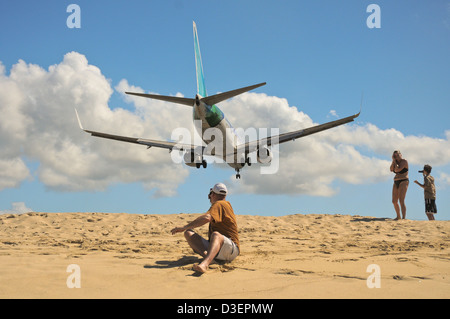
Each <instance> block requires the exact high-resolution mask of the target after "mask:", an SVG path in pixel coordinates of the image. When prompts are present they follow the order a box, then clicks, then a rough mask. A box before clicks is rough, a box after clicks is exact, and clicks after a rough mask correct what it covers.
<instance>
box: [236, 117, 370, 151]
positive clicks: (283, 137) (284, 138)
mask: <svg viewBox="0 0 450 319" xmlns="http://www.w3.org/2000/svg"><path fill="white" fill-rule="evenodd" d="M360 113H361V112H359V113H358V114H355V115H351V116H348V117H346V118H343V119H339V120H336V121H332V122H328V123H324V124H320V125H316V126H312V127H308V128H305V129H301V130H297V131H292V132H288V133H283V134H280V135H276V136H270V137H266V138H262V139H259V140H256V141H252V142H247V143H244V144H240V145H238V146H237V148H236V153H237V154H243V153H244V152H245V153H252V152H255V151H257V150H258V148H259V147H260V146H264V145H267V146H271V145H275V144H281V143H285V142H289V141H295V140H296V139H297V138H301V137H305V136H308V135H311V134H315V133H318V132H321V131H325V130H328V129H330V128H333V127H336V126H339V125H343V124H346V123H349V122H353V121H354V119H355V118H357V117H358V116H359V114H360Z"/></svg>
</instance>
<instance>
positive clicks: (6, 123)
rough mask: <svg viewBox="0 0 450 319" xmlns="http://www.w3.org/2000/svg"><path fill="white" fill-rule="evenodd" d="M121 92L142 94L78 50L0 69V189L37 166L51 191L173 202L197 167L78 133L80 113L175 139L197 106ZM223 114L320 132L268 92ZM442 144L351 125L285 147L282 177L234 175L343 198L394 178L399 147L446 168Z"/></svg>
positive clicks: (286, 190) (127, 131) (100, 126)
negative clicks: (132, 188)
mask: <svg viewBox="0 0 450 319" xmlns="http://www.w3.org/2000/svg"><path fill="white" fill-rule="evenodd" d="M114 89H115V90H116V91H117V92H119V93H121V94H122V96H123V98H124V100H125V101H126V102H128V103H132V104H133V105H134V106H135V110H133V111H128V110H126V109H123V108H114V109H111V108H110V107H109V106H108V101H109V99H110V97H111V95H112V93H113V92H114ZM124 91H134V92H144V90H143V89H142V88H139V87H136V86H132V85H130V84H129V83H128V81H127V80H126V79H123V80H121V81H120V82H119V83H118V84H117V85H116V86H115V88H112V87H111V83H110V81H109V80H108V79H106V78H105V76H104V75H103V74H102V73H101V70H100V69H99V68H98V67H96V66H93V65H90V64H89V63H88V61H87V59H86V57H85V56H84V55H82V54H79V53H76V52H70V53H67V54H66V55H65V56H64V59H63V61H62V62H61V63H59V64H56V65H53V66H50V67H49V68H48V70H45V69H43V68H41V67H40V66H38V65H33V64H27V63H25V62H24V61H22V60H20V61H19V62H18V63H17V64H15V65H14V66H13V67H12V69H11V72H10V74H9V75H6V74H5V70H4V67H3V65H1V64H0V114H2V116H1V117H0V143H1V148H0V190H2V189H5V188H10V187H17V186H19V185H20V182H22V181H23V180H25V179H27V178H31V173H30V171H29V168H28V167H27V166H26V164H25V162H24V159H29V160H31V161H33V162H35V161H36V162H38V163H39V167H38V169H37V171H36V172H33V175H36V176H37V177H38V178H39V180H40V181H41V182H42V183H44V184H45V185H46V187H48V188H50V189H53V190H59V191H90V190H104V189H106V188H107V187H108V186H109V185H112V184H115V183H141V184H142V185H143V186H144V187H145V188H146V189H148V190H153V191H155V192H154V194H155V196H172V195H174V194H176V190H177V187H178V186H179V185H180V184H182V183H183V182H184V181H185V180H186V178H187V176H188V174H189V172H190V171H192V170H195V169H192V168H188V167H187V166H185V165H180V164H175V163H172V161H171V157H170V155H169V154H168V153H167V151H165V150H161V149H155V148H152V149H150V150H147V149H146V148H145V147H143V146H142V147H141V146H138V145H133V144H128V143H122V142H117V141H109V140H105V139H100V138H94V137H91V136H89V135H88V134H86V133H84V132H82V131H81V130H80V129H79V128H78V123H77V120H76V117H75V113H74V108H77V110H78V113H79V115H80V117H81V119H82V121H83V125H84V127H85V128H87V129H91V130H97V131H102V132H109V133H111V134H118V135H126V136H136V137H146V138H151V139H161V140H168V139H170V137H171V133H172V130H173V129H175V128H178V127H187V128H189V129H191V131H192V126H193V124H192V109H191V108H190V107H185V106H182V105H176V104H172V103H167V102H163V101H157V100H152V99H145V98H141V97H136V96H129V95H124V94H123V92H124ZM177 96H182V95H181V94H180V93H178V94H177ZM220 107H221V108H222V110H223V111H225V113H226V114H227V117H228V118H229V120H230V122H231V123H233V125H234V126H235V127H236V128H239V127H241V128H244V129H247V128H250V127H254V128H279V129H280V133H284V132H288V131H292V130H298V129H300V128H305V127H309V126H312V125H314V124H315V123H314V122H313V120H312V119H311V118H310V117H309V116H308V115H307V114H305V113H303V112H301V111H299V110H298V109H297V108H296V107H294V106H291V105H289V103H288V101H287V100H286V99H283V98H278V97H274V96H267V95H266V94H262V93H246V94H242V95H239V96H238V97H236V98H234V99H232V100H228V101H224V102H222V103H221V104H220ZM335 115H337V114H336V112H333V111H331V112H330V116H335ZM445 136H446V137H445V139H437V138H432V137H427V136H412V135H410V136H405V135H404V134H402V133H401V132H400V131H398V130H396V129H387V130H382V129H380V128H378V127H376V126H375V125H373V124H370V123H369V124H365V125H357V124H354V123H353V124H348V125H345V126H341V127H338V128H334V129H332V130H329V131H326V132H322V133H319V134H316V135H311V136H308V137H305V138H302V139H298V140H297V141H295V142H288V143H285V144H283V145H281V146H280V149H279V156H280V161H279V163H280V166H279V171H278V173H277V174H275V175H260V170H259V169H258V168H256V169H255V167H254V166H257V165H254V166H252V167H251V168H247V167H246V168H245V169H244V170H243V172H242V176H243V178H242V179H241V180H239V181H235V179H234V172H233V171H232V169H231V168H229V167H228V169H229V170H230V175H231V176H230V179H232V180H233V181H234V182H233V185H234V186H233V188H234V190H235V191H240V192H245V193H262V194H281V193H282V194H308V195H316V196H331V195H334V194H336V193H337V192H338V189H337V188H336V183H335V182H336V181H343V182H345V183H351V184H367V183H374V182H379V181H386V180H387V179H388V178H390V177H392V174H391V173H390V172H389V164H390V158H391V154H392V151H393V150H394V149H400V150H401V151H402V153H403V155H404V157H405V158H406V159H408V160H409V162H410V164H417V165H423V164H424V163H430V164H431V165H432V166H433V167H434V166H439V165H448V164H449V163H450V142H449V140H450V131H447V132H446V135H445Z"/></svg>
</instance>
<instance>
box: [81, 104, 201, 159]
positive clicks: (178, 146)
mask: <svg viewBox="0 0 450 319" xmlns="http://www.w3.org/2000/svg"><path fill="white" fill-rule="evenodd" d="M75 113H76V115H77V119H78V125H79V126H80V128H81V129H82V130H83V131H85V132H86V133H89V134H91V135H92V136H96V137H102V138H107V139H111V140H116V141H122V142H128V143H134V144H140V145H146V146H147V147H148V148H150V147H153V146H154V147H159V148H165V149H168V150H169V151H172V150H174V149H175V150H180V151H185V150H187V151H193V150H198V152H203V149H204V148H205V147H204V146H200V145H193V144H183V143H178V142H170V141H158V140H150V139H145V138H138V137H128V136H121V135H113V134H108V133H102V132H96V131H91V130H86V129H84V128H83V126H82V125H81V121H80V117H79V116H78V112H77V110H76V109H75ZM199 148H200V149H201V150H200V149H199Z"/></svg>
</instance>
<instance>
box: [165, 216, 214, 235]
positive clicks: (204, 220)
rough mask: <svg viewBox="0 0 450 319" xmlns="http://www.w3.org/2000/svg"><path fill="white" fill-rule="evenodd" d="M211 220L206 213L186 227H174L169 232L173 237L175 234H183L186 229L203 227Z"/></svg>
mask: <svg viewBox="0 0 450 319" xmlns="http://www.w3.org/2000/svg"><path fill="white" fill-rule="evenodd" d="M211 220H212V217H211V215H210V214H209V213H206V214H203V215H201V216H199V217H198V218H196V219H195V220H193V221H192V222H190V223H189V224H187V225H186V226H184V227H175V228H174V229H172V230H171V231H170V232H171V233H172V235H175V234H176V233H181V232H184V231H185V230H187V229H191V228H197V227H200V226H203V225H205V224H207V223H209V222H211Z"/></svg>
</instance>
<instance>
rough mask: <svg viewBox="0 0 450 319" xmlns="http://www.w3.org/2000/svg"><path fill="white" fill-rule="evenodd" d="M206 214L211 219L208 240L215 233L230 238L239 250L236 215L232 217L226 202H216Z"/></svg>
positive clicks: (232, 214)
mask: <svg viewBox="0 0 450 319" xmlns="http://www.w3.org/2000/svg"><path fill="white" fill-rule="evenodd" d="M208 213H209V214H210V215H211V217H212V218H213V220H212V221H211V223H209V233H208V236H209V238H211V234H212V232H214V231H217V232H219V233H221V234H222V235H224V236H226V237H228V238H230V239H231V240H232V241H233V242H234V243H235V244H236V245H237V246H238V248H239V250H241V247H240V246H239V235H238V227H237V222H236V215H234V212H233V208H232V207H231V204H230V203H229V202H228V201H226V200H218V201H217V202H215V203H214V204H212V205H211V208H210V209H209V210H208Z"/></svg>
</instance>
